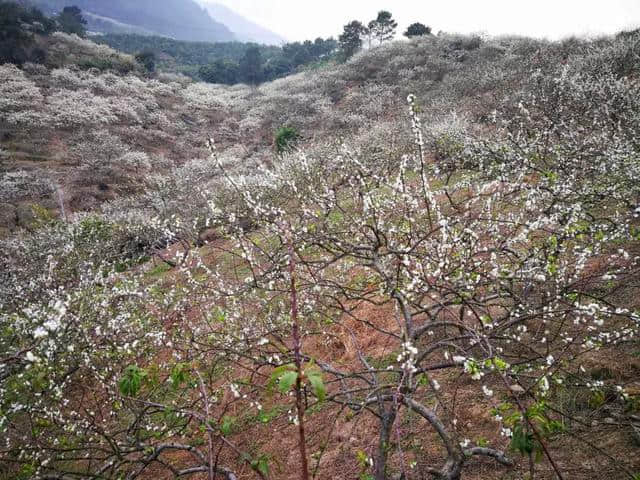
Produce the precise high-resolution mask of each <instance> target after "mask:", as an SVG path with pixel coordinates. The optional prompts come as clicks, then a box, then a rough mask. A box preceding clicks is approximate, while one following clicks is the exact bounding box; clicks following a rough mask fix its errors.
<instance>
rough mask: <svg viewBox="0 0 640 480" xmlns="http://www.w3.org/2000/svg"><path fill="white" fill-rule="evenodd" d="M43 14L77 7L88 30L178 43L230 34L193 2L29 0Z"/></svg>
mask: <svg viewBox="0 0 640 480" xmlns="http://www.w3.org/2000/svg"><path fill="white" fill-rule="evenodd" d="M29 1H30V3H31V4H33V5H35V6H37V7H40V8H41V9H43V10H44V11H45V12H46V13H49V14H53V13H56V12H58V11H60V10H62V9H63V8H64V7H65V6H70V5H76V6H78V7H79V8H80V9H82V11H83V12H85V18H86V19H87V21H88V25H87V28H88V30H90V31H95V32H100V33H139V34H156V35H161V36H166V37H171V38H175V39H178V40H187V41H204V42H229V41H234V40H237V37H236V36H235V35H234V34H233V33H232V31H231V30H230V29H229V28H228V27H227V26H226V25H224V23H221V22H220V21H216V20H214V19H213V18H212V17H211V16H210V15H209V13H208V12H207V10H205V9H204V8H202V7H201V6H200V5H198V4H197V3H196V2H195V0H163V1H158V0H29Z"/></svg>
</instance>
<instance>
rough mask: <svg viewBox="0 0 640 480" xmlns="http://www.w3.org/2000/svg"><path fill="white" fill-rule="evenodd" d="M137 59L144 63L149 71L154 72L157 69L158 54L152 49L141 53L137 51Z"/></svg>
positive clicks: (141, 63)
mask: <svg viewBox="0 0 640 480" xmlns="http://www.w3.org/2000/svg"><path fill="white" fill-rule="evenodd" d="M135 58H136V61H137V62H138V63H139V64H140V65H142V66H143V67H144V68H145V69H146V70H147V72H149V73H152V72H155V70H156V54H155V53H153V51H151V50H143V51H141V52H140V53H137V54H136V56H135Z"/></svg>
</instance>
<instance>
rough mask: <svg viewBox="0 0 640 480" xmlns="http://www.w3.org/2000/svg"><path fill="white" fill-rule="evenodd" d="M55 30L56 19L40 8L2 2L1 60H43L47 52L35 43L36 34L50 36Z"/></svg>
mask: <svg viewBox="0 0 640 480" xmlns="http://www.w3.org/2000/svg"><path fill="white" fill-rule="evenodd" d="M54 30H55V22H53V21H52V20H50V19H48V18H47V17H46V16H45V15H44V14H43V13H42V12H41V11H40V10H38V9H37V8H25V7H22V6H20V5H18V4H17V3H15V2H2V3H0V63H15V64H17V65H21V64H23V63H24V62H27V61H32V62H36V63H42V62H44V60H45V59H46V53H45V52H44V50H42V49H41V48H38V47H37V46H36V41H35V35H36V34H39V35H47V34H49V33H51V32H53V31H54Z"/></svg>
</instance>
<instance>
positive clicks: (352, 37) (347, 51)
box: [338, 20, 367, 60]
mask: <svg viewBox="0 0 640 480" xmlns="http://www.w3.org/2000/svg"><path fill="white" fill-rule="evenodd" d="M366 31H367V28H366V27H365V26H364V25H363V24H362V22H359V21H357V20H354V21H352V22H350V23H348V24H347V25H345V26H344V31H343V32H342V34H341V35H340V37H339V38H338V43H339V45H340V52H341V54H342V57H343V58H344V59H345V60H346V59H347V58H350V57H352V56H353V54H354V53H356V52H357V51H358V50H360V48H362V36H363V35H365V34H366Z"/></svg>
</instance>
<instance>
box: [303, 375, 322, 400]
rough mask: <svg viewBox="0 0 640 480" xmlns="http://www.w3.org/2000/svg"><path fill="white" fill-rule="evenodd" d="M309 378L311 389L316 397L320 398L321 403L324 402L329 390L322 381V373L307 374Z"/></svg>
mask: <svg viewBox="0 0 640 480" xmlns="http://www.w3.org/2000/svg"><path fill="white" fill-rule="evenodd" d="M307 378H308V379H309V383H310V384H311V389H312V391H313V393H314V394H315V396H316V397H318V400H319V401H321V402H324V399H325V398H326V396H327V388H326V387H325V385H324V381H323V380H322V373H320V372H319V371H311V372H308V373H307Z"/></svg>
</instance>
